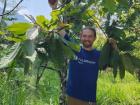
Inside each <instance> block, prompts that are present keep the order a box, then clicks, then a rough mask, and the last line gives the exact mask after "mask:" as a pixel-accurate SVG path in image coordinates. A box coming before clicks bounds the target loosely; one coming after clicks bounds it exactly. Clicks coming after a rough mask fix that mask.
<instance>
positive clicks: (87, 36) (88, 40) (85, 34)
mask: <svg viewBox="0 0 140 105" xmlns="http://www.w3.org/2000/svg"><path fill="white" fill-rule="evenodd" d="M95 39H96V37H95V36H94V32H93V31H92V30H90V29H85V30H83V31H82V33H81V36H80V40H81V43H82V44H83V46H84V47H85V48H90V47H92V44H93V42H94V41H95Z"/></svg>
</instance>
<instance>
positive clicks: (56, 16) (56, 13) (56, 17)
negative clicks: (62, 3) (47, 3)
mask: <svg viewBox="0 0 140 105" xmlns="http://www.w3.org/2000/svg"><path fill="white" fill-rule="evenodd" d="M60 13H61V11H60V10H53V11H52V12H51V17H52V20H54V21H56V20H59V15H60Z"/></svg>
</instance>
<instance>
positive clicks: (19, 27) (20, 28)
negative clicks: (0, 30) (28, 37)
mask: <svg viewBox="0 0 140 105" xmlns="http://www.w3.org/2000/svg"><path fill="white" fill-rule="evenodd" d="M32 26H33V25H32V24H30V23H22V22H21V23H20V22H19V23H14V24H12V25H10V26H8V27H7V28H6V29H7V30H8V31H10V32H12V33H13V34H25V33H26V31H27V30H28V29H29V28H31V27H32Z"/></svg>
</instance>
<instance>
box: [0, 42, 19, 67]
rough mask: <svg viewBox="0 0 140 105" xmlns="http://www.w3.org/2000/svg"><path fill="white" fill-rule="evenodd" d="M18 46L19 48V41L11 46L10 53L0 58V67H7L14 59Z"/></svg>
mask: <svg viewBox="0 0 140 105" xmlns="http://www.w3.org/2000/svg"><path fill="white" fill-rule="evenodd" d="M20 48H21V44H20V43H16V44H15V45H13V46H12V47H11V49H10V53H9V54H7V55H6V56H4V57H3V58H1V59H0V69H2V68H5V67H7V66H8V65H9V64H10V63H11V62H12V61H13V60H14V58H15V57H16V56H17V54H18V52H19V50H20Z"/></svg>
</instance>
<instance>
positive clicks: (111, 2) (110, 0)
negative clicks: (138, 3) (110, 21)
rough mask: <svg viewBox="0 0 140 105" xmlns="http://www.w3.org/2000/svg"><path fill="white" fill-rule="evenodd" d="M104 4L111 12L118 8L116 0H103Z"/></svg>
mask: <svg viewBox="0 0 140 105" xmlns="http://www.w3.org/2000/svg"><path fill="white" fill-rule="evenodd" d="M102 5H103V6H104V8H105V9H107V10H108V11H109V12H111V13H112V12H114V11H115V10H116V0H103V1H102Z"/></svg>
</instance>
